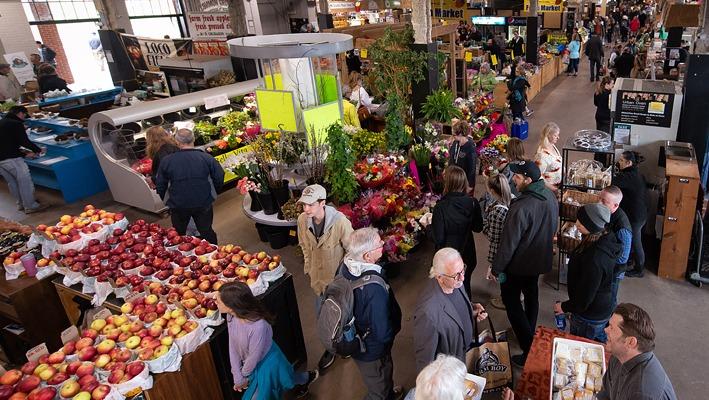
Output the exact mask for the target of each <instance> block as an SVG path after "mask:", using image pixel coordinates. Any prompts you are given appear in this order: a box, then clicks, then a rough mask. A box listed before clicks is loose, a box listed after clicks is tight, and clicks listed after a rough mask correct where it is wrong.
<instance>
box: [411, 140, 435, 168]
mask: <svg viewBox="0 0 709 400" xmlns="http://www.w3.org/2000/svg"><path fill="white" fill-rule="evenodd" d="M411 156H412V157H413V159H414V161H415V162H416V165H423V166H426V167H428V164H429V163H430V162H431V146H430V145H429V144H428V143H416V144H415V145H413V146H411Z"/></svg>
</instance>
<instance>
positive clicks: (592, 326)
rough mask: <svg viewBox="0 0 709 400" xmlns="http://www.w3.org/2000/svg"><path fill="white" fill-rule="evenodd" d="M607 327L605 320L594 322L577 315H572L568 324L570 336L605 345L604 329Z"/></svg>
mask: <svg viewBox="0 0 709 400" xmlns="http://www.w3.org/2000/svg"><path fill="white" fill-rule="evenodd" d="M607 325H608V320H607V319H604V320H601V321H595V320H592V319H586V318H583V317H582V316H580V315H578V314H572V315H571V323H570V324H569V333H571V334H572V335H576V336H581V337H585V338H586V339H591V340H595V341H598V342H601V343H605V342H606V339H607V337H606V332H605V331H604V329H605V328H606V326H607Z"/></svg>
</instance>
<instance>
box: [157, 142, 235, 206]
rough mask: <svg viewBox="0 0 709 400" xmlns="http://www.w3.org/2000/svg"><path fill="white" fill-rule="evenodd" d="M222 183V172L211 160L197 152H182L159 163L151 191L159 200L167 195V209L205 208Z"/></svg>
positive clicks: (216, 163) (192, 150)
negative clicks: (153, 189) (158, 196)
mask: <svg viewBox="0 0 709 400" xmlns="http://www.w3.org/2000/svg"><path fill="white" fill-rule="evenodd" d="M223 184H224V170H223V169H222V166H221V165H219V163H218V162H217V161H216V160H215V159H214V157H212V156H210V155H209V154H207V153H205V152H203V151H202V150H199V149H182V150H180V151H178V152H176V153H172V154H170V155H169V156H167V157H165V159H164V160H162V162H160V169H158V173H157V175H156V181H155V190H156V191H157V192H158V194H159V195H160V198H161V199H163V200H165V195H166V194H167V193H168V191H169V193H170V197H169V198H168V199H167V201H166V205H167V206H168V207H169V208H171V209H186V208H206V207H209V206H211V205H212V203H214V200H216V199H217V191H218V190H219V189H221V187H222V185H223Z"/></svg>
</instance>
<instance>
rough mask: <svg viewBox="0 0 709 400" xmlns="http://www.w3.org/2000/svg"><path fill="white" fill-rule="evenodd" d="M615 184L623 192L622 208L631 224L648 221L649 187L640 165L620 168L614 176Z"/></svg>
mask: <svg viewBox="0 0 709 400" xmlns="http://www.w3.org/2000/svg"><path fill="white" fill-rule="evenodd" d="M613 185H615V186H618V188H620V191H621V192H623V200H621V201H620V208H621V209H622V210H623V211H625V213H626V214H627V215H628V220H629V221H630V224H631V225H638V224H640V223H644V222H645V221H647V201H648V200H647V188H646V187H645V179H644V178H643V176H642V175H641V174H640V171H638V167H636V166H632V167H628V168H625V169H622V170H620V172H618V173H617V174H616V175H615V176H614V177H613Z"/></svg>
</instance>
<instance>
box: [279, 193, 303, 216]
mask: <svg viewBox="0 0 709 400" xmlns="http://www.w3.org/2000/svg"><path fill="white" fill-rule="evenodd" d="M281 212H282V213H283V218H284V219H285V220H286V221H295V220H297V219H298V216H299V215H300V214H301V213H302V212H303V203H299V202H298V199H295V198H292V199H289V200H288V201H287V202H286V204H284V205H282V206H281Z"/></svg>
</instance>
